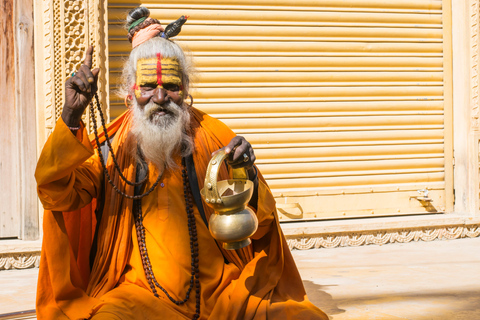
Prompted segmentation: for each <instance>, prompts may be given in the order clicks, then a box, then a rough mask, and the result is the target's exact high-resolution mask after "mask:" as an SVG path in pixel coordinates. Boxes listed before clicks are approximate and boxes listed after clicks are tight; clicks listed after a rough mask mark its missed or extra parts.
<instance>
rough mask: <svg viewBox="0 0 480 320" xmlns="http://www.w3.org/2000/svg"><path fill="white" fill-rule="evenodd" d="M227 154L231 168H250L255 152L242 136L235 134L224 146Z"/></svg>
mask: <svg viewBox="0 0 480 320" xmlns="http://www.w3.org/2000/svg"><path fill="white" fill-rule="evenodd" d="M224 150H225V153H226V154H228V155H229V156H228V159H227V160H228V164H229V165H230V166H231V167H232V168H245V169H247V170H248V169H250V168H252V167H253V163H254V162H255V159H256V158H255V153H253V148H252V145H251V144H250V143H249V142H248V141H247V140H245V138H244V137H241V136H236V137H234V138H233V139H232V140H231V141H230V143H229V144H228V145H227V146H226V147H225V148H224Z"/></svg>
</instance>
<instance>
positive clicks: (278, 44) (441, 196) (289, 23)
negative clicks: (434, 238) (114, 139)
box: [109, 0, 453, 219]
mask: <svg viewBox="0 0 480 320" xmlns="http://www.w3.org/2000/svg"><path fill="white" fill-rule="evenodd" d="M143 5H145V6H147V7H149V8H150V9H151V12H152V16H154V17H155V18H158V19H159V20H161V21H162V23H163V24H167V23H169V22H171V21H173V20H175V19H177V18H178V17H179V16H180V15H182V14H185V15H189V16H190V18H189V20H188V22H187V24H186V25H185V26H184V27H183V29H182V33H181V35H180V36H179V37H177V41H178V42H179V43H180V44H181V45H182V46H184V47H186V48H188V49H189V50H191V51H192V53H193V55H194V57H195V61H196V64H197V67H198V71H199V74H198V78H199V79H198V80H199V81H198V83H197V85H196V88H195V90H194V91H193V92H192V94H193V96H194V99H195V106H196V107H197V108H200V109H202V110H204V111H206V112H207V113H209V114H211V115H213V116H215V117H217V118H219V119H221V120H223V121H224V122H225V123H227V124H228V125H229V126H230V127H231V128H232V129H233V130H234V131H235V132H237V133H238V134H240V135H243V136H245V137H246V138H247V139H248V140H249V141H250V142H251V143H252V144H253V145H254V147H255V150H256V154H257V156H258V161H257V164H258V166H259V167H260V168H261V170H262V172H263V174H264V176H265V177H266V178H267V180H268V183H269V185H270V186H271V188H272V190H273V192H274V194H275V196H276V197H277V202H278V203H279V207H280V213H281V216H282V218H283V219H310V218H325V217H352V216H364V215H369V216H371V215H372V214H374V215H390V214H411V213H428V212H442V211H445V210H448V208H449V207H450V206H451V205H452V201H453V200H452V196H451V194H452V186H451V184H452V182H451V180H452V179H451V171H452V168H451V161H452V152H451V149H452V146H451V116H448V115H449V114H451V66H450V64H451V58H450V52H451V48H450V29H451V26H450V22H449V21H450V8H449V4H448V1H445V3H442V1H436V0H417V1H408V0H392V1H383V0H370V1H367V0H345V1H336V0H303V1H285V0H280V1H278V0H258V1H257V0H255V1H253V0H242V1H240V0H238V1H220V0H197V1H196V0H188V1H187V0H184V1H162V3H161V4H159V3H143ZM130 8H132V7H131V6H129V4H127V3H125V4H123V3H119V2H113V1H112V2H110V4H109V18H110V29H109V34H110V38H109V50H110V83H111V84H113V85H115V83H117V81H118V76H119V74H120V71H121V61H122V58H123V57H125V56H126V55H127V54H128V52H129V50H130V49H129V48H130V46H129V44H128V42H127V41H126V40H125V39H126V38H125V31H124V30H123V29H122V26H121V22H120V21H121V20H122V19H124V17H125V12H126V11H128V10H129V9H130ZM111 96H113V95H111ZM122 106H123V102H122V101H120V100H116V101H112V106H111V110H112V112H113V113H115V110H117V112H116V114H118V113H119V112H120V110H121V108H122ZM116 114H112V117H114V116H115V115H116ZM420 189H427V190H428V195H427V196H425V193H422V192H418V191H417V190H420ZM418 196H421V197H424V198H430V199H432V200H433V201H432V202H430V201H419V200H418V199H416V197H418ZM446 207H447V208H446Z"/></svg>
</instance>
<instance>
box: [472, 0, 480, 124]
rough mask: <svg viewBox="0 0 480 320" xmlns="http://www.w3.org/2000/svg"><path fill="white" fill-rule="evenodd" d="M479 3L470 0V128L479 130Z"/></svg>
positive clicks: (475, 0) (476, 0)
mask: <svg viewBox="0 0 480 320" xmlns="http://www.w3.org/2000/svg"><path fill="white" fill-rule="evenodd" d="M479 14H480V12H479V4H478V0H471V1H470V29H471V30H470V32H471V34H470V40H471V46H470V72H471V73H470V81H471V82H470V89H471V93H470V109H471V112H472V114H471V125H472V130H474V131H478V130H480V105H479V86H478V81H479V79H478V72H479V70H478V68H479V52H478V50H479V43H478V42H479Z"/></svg>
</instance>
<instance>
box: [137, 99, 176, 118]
mask: <svg viewBox="0 0 480 320" xmlns="http://www.w3.org/2000/svg"><path fill="white" fill-rule="evenodd" d="M180 111H181V110H180V106H178V105H177V104H176V103H175V102H173V101H168V102H166V103H164V104H163V105H160V104H157V103H155V102H153V101H152V102H149V103H148V104H147V105H146V106H145V107H144V114H145V118H146V119H151V118H152V116H153V115H154V114H155V113H157V112H165V113H166V114H167V113H170V114H173V115H174V116H178V115H179V113H180Z"/></svg>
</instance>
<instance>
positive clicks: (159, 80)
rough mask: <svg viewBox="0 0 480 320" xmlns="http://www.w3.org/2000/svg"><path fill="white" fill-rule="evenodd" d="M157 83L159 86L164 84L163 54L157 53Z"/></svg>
mask: <svg viewBox="0 0 480 320" xmlns="http://www.w3.org/2000/svg"><path fill="white" fill-rule="evenodd" d="M157 84H158V85H159V86H161V85H163V83H162V54H161V53H157Z"/></svg>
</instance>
